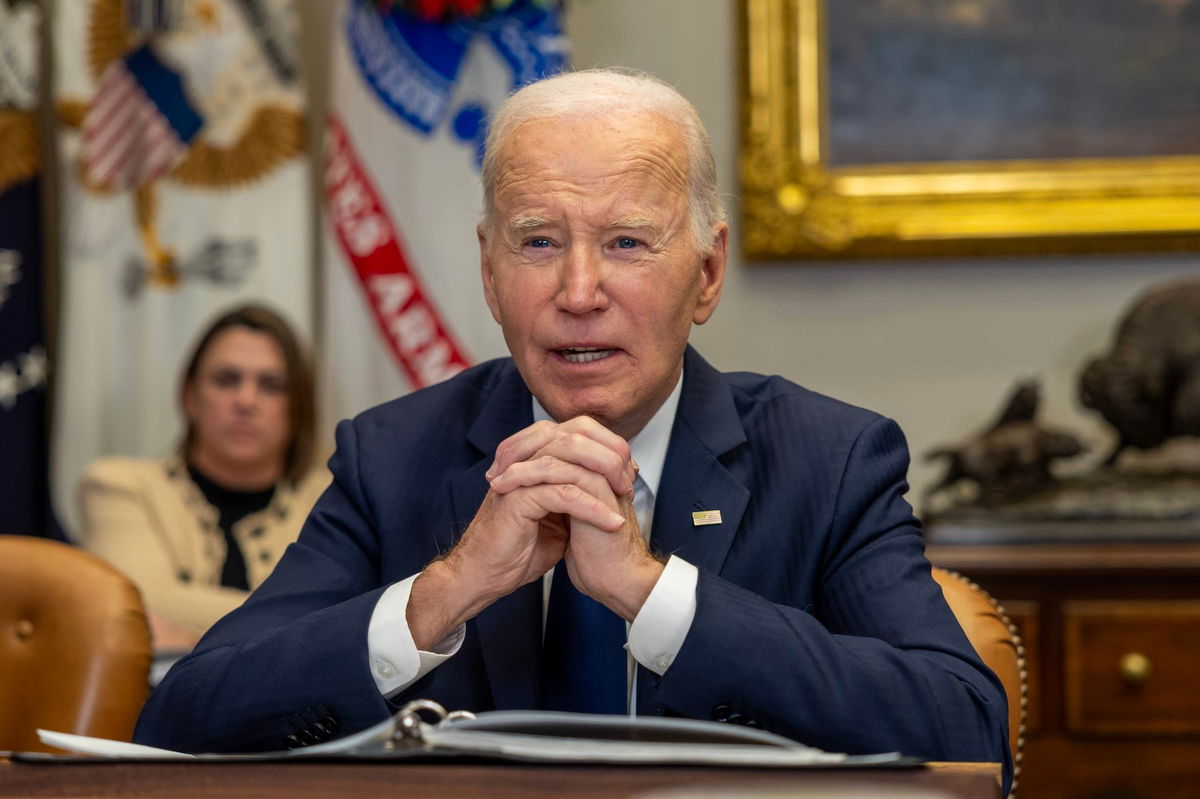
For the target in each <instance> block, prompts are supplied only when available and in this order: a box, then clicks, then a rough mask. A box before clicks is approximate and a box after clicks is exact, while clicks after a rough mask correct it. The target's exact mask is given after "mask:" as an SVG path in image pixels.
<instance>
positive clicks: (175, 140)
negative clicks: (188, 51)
mask: <svg viewBox="0 0 1200 799" xmlns="http://www.w3.org/2000/svg"><path fill="white" fill-rule="evenodd" d="M203 124H204V120H203V118H202V117H201V116H200V114H199V113H197V112H196V110H195V107H194V106H193V105H192V103H191V102H190V101H189V99H188V97H187V92H186V90H185V87H184V85H183V79H182V78H180V76H179V74H178V73H177V72H175V71H173V70H172V69H170V68H169V67H168V66H166V65H165V64H164V63H163V62H162V61H161V60H160V59H159V58H158V56H156V55H155V54H154V51H153V50H152V49H151V48H150V46H149V45H143V46H142V47H139V48H138V49H137V50H134V51H133V52H132V53H130V54H129V55H127V56H125V57H124V58H120V59H117V60H116V61H113V62H112V63H111V64H109V66H108V68H107V69H105V70H104V73H103V74H102V75H101V76H100V83H99V86H98V87H97V89H96V95H95V97H94V98H93V99H92V102H91V105H90V106H89V107H88V110H87V113H86V115H85V116H84V119H83V165H84V170H85V172H86V174H87V179H88V182H90V183H91V184H92V185H94V186H99V187H101V188H105V189H110V190H122V189H130V188H133V187H135V186H139V185H141V184H143V183H146V182H148V181H151V180H153V179H154V178H156V177H158V176H160V175H162V174H164V173H165V172H167V171H168V170H170V169H171V168H172V167H173V166H175V164H177V163H178V162H179V160H180V159H181V158H183V156H184V154H185V153H186V152H187V146H188V143H189V142H191V140H192V139H193V138H195V136H196V134H197V133H198V132H199V130H200V128H201V126H202V125H203Z"/></svg>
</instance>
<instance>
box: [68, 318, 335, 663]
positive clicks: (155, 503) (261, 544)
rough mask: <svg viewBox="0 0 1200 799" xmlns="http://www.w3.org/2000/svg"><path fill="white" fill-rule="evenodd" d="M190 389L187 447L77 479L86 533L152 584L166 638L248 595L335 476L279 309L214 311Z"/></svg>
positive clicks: (179, 636) (300, 356) (177, 642)
mask: <svg viewBox="0 0 1200 799" xmlns="http://www.w3.org/2000/svg"><path fill="white" fill-rule="evenodd" d="M179 397H180V404H181V406H182V410H183V413H184V415H185V417H186V419H187V431H186V433H185V435H184V438H183V441H182V443H181V445H180V447H179V449H178V451H177V452H176V453H174V454H172V455H171V456H170V457H168V458H166V459H165V460H157V459H143V458H126V457H110V458H102V459H100V460H98V461H96V462H95V463H93V464H92V465H91V466H90V467H89V468H88V470H87V473H86V474H85V475H84V478H83V481H82V484H81V488H80V495H81V502H82V505H83V508H82V510H83V520H84V521H83V525H84V528H83V540H82V544H83V546H84V547H85V548H87V549H89V550H91V551H92V552H95V553H96V554H98V555H100V556H101V557H103V558H105V559H106V560H108V561H109V562H110V563H112V564H113V565H114V566H116V567H117V568H118V569H120V570H121V571H123V572H124V573H125V574H127V575H128V576H129V577H130V578H131V579H132V580H133V581H134V582H135V583H136V584H137V585H138V587H139V588H140V589H141V592H142V598H143V600H144V601H145V603H146V608H147V610H148V611H149V614H150V617H151V629H152V630H153V632H154V633H155V648H156V649H157V650H159V651H160V652H162V651H163V650H182V649H189V648H191V646H193V645H194V644H195V642H196V641H197V640H198V639H199V637H200V636H201V635H202V634H203V633H204V632H205V631H206V630H207V629H208V628H209V627H210V626H211V625H212V624H213V622H215V621H216V620H217V619H219V618H220V617H221V616H223V615H225V614H226V613H228V612H229V611H231V610H233V609H234V608H236V607H237V606H238V605H240V604H241V603H242V601H243V600H245V598H246V596H247V595H248V594H249V592H250V591H251V590H253V589H254V588H256V587H257V586H258V585H259V584H260V583H261V582H262V581H263V580H264V579H266V577H267V575H269V574H270V573H271V570H272V569H273V568H274V567H275V563H276V562H277V561H278V560H279V558H280V556H281V555H282V554H283V550H284V549H285V548H286V547H287V545H288V544H289V543H290V542H292V541H294V540H296V536H297V535H298V534H299V532H300V527H301V526H302V525H303V524H304V520H305V518H306V517H307V516H308V512H309V510H311V509H312V506H313V503H315V502H316V500H317V497H318V496H319V495H320V493H321V492H322V491H323V490H324V489H325V486H326V485H328V483H329V473H328V471H326V470H325V468H324V467H323V466H321V467H318V468H314V464H313V460H314V451H313V450H314V437H315V433H314V428H315V407H314V406H315V401H314V387H313V374H312V367H311V365H310V363H309V360H308V356H307V354H306V353H305V352H304V351H303V349H302V347H301V345H300V342H299V341H298V340H297V338H296V336H295V334H294V333H293V332H292V330H291V329H290V328H289V327H288V325H287V323H286V322H284V320H283V319H281V318H280V317H279V316H278V315H276V314H275V313H273V312H272V311H269V310H267V309H266V308H263V307H261V306H257V305H244V306H241V307H239V308H236V309H234V310H232V311H229V312H228V313H226V314H224V315H223V316H221V317H220V318H219V319H217V320H216V321H215V322H214V323H213V324H212V326H211V327H209V328H208V330H207V332H205V333H204V334H203V335H202V336H201V337H200V341H199V343H198V344H197V345H196V349H195V351H194V352H193V353H192V356H191V359H190V360H189V361H188V363H187V369H186V370H185V371H184V373H183V378H182V381H181V385H180V394H179Z"/></svg>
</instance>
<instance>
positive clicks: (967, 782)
mask: <svg viewBox="0 0 1200 799" xmlns="http://www.w3.org/2000/svg"><path fill="white" fill-rule="evenodd" d="M999 779H1000V769H999V766H998V765H996V764H990V763H945V764H934V765H931V766H926V767H923V768H915V769H903V770H886V771H885V770H857V771H819V770H807V771H805V770H792V771H783V770H775V769H730V768H661V767H649V766H632V767H623V768H603V767H595V766H524V765H425V764H414V763H407V764H395V763H286V764H285V763H238V764H234V763H221V764H204V765H200V764H193V763H129V764H112V763H105V764H97V765H66V764H57V765H34V764H29V763H11V762H0V796H3V797H11V796H22V797H40V796H66V797H84V796H87V797H109V796H112V797H116V796H121V797H134V798H135V799H136V798H137V797H156V799H157V798H158V797H162V799H174V798H176V797H201V796H203V797H230V798H232V797H261V798H263V799H268V798H269V797H286V798H287V799H304V797H320V798H321V799H326V797H332V796H363V797H371V799H381V798H382V797H388V796H406V797H421V799H442V797H444V799H469V798H470V797H475V796H487V797H501V799H504V798H505V797H514V798H515V797H521V798H522V799H529V798H530V797H534V798H536V797H546V798H547V799H563V797H568V796H569V797H585V798H586V797H596V799H601V797H603V798H604V799H611V797H632V796H638V795H640V794H644V793H645V792H647V791H651V790H662V789H668V788H684V787H696V788H700V787H704V788H707V789H716V788H721V787H727V788H730V789H731V794H730V795H731V796H732V795H743V796H749V797H752V796H753V795H754V792H755V791H760V790H772V791H774V792H772V793H771V796H772V798H773V799H778V798H779V797H786V796H795V797H797V799H800V797H817V796H820V797H842V796H845V797H847V799H849V797H851V796H854V797H861V796H892V795H901V796H908V795H909V791H913V792H916V791H920V790H922V789H923V790H925V791H928V792H930V793H931V794H933V795H935V796H938V797H962V798H963V799H997V797H999V795H1000V784H999ZM779 789H782V792H778V791H779ZM921 795H924V794H921Z"/></svg>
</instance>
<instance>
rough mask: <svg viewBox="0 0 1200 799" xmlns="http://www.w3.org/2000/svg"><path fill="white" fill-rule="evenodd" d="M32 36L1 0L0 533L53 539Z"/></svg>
mask: <svg viewBox="0 0 1200 799" xmlns="http://www.w3.org/2000/svg"><path fill="white" fill-rule="evenodd" d="M40 35H41V15H40V11H39V6H38V5H37V3H35V2H33V0H28V1H27V2H17V3H0V535H12V534H24V535H51V536H57V533H58V527H57V525H56V524H54V522H53V516H52V514H51V513H50V505H49V491H48V472H47V460H48V459H47V450H48V447H49V441H48V439H47V432H46V376H47V372H48V364H47V360H46V345H45V341H46V336H45V329H44V327H43V318H42V306H43V303H44V302H45V299H44V296H43V293H42V261H41V247H40V244H41V240H40V239H41V225H40V223H39V221H40V214H39V200H38V193H39V182H40V181H39V173H40V172H41V168H40V167H41V164H40V161H41V159H40V156H39V153H38V146H37V140H38V136H37V115H36V106H37V97H38V53H39V50H40V48H39V47H38V41H39V37H40Z"/></svg>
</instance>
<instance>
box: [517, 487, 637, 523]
mask: <svg viewBox="0 0 1200 799" xmlns="http://www.w3.org/2000/svg"><path fill="white" fill-rule="evenodd" d="M507 496H508V497H511V498H512V501H513V502H515V503H518V504H519V505H520V506H521V508H520V510H519V511H518V512H519V513H521V515H523V516H525V518H527V519H536V520H541V519H544V518H545V517H546V516H547V515H548V514H551V513H561V514H563V515H565V516H570V517H571V518H574V519H579V520H580V521H583V522H586V523H587V524H591V525H593V526H595V527H598V528H600V529H601V530H607V531H609V532H616V531H617V530H620V529H621V527H622V525H624V524H625V517H624V516H622V515H621V514H620V513H618V512H617V511H615V510H613V509H612V508H610V507H609V506H608V505H607V504H606V503H604V502H603V501H602V500H600V499H597V498H596V497H594V496H592V495H591V494H589V493H588V492H586V491H584V490H583V489H582V488H580V487H579V486H577V485H572V484H569V483H568V484H545V483H544V484H541V485H536V486H529V487H522V488H518V489H516V490H514V491H512V492H511V493H509V494H508V495H507Z"/></svg>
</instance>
